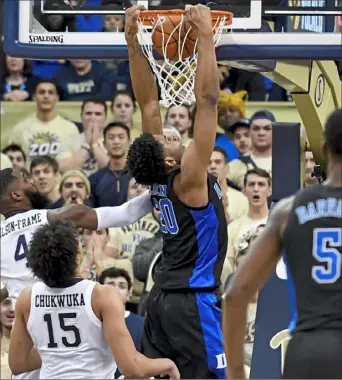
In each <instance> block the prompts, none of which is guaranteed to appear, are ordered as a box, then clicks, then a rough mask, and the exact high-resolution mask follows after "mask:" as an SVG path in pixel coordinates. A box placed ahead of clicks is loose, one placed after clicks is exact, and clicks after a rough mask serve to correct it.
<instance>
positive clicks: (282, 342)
mask: <svg viewBox="0 0 342 380" xmlns="http://www.w3.org/2000/svg"><path fill="white" fill-rule="evenodd" d="M290 340H291V335H290V334H289V330H282V331H280V332H278V333H277V334H276V335H274V337H273V338H272V339H271V341H270V346H271V348H272V349H273V350H276V349H278V348H279V346H280V355H281V373H283V370H284V363H285V355H286V350H287V346H288V344H289V341H290Z"/></svg>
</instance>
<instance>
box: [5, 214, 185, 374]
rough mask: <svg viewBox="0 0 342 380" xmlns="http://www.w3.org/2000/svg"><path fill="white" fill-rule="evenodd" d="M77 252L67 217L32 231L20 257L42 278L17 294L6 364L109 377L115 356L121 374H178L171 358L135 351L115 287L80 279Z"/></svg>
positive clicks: (15, 370) (44, 371)
mask: <svg viewBox="0 0 342 380" xmlns="http://www.w3.org/2000/svg"><path fill="white" fill-rule="evenodd" d="M82 259H83V253H82V247H81V244H80V243H79V238H78V232H77V229H76V228H75V227H74V226H73V224H72V223H71V222H65V221H55V222H51V223H50V224H45V225H43V226H40V227H39V228H38V229H37V230H36V231H35V233H34V235H33V237H32V239H31V242H30V249H29V254H28V256H27V264H28V267H29V268H31V270H32V272H33V274H34V275H35V276H36V277H37V278H39V279H40V280H41V281H42V282H37V283H35V284H34V285H33V286H32V288H25V289H24V290H23V291H22V293H21V294H20V296H19V298H18V302H17V305H16V317H15V322H14V326H13V330H12V335H11V343H10V348H9V364H10V368H11V370H12V372H13V373H14V374H17V373H22V372H27V371H32V370H35V369H39V368H41V370H40V378H41V379H85V378H86V379H113V378H114V373H115V371H116V363H117V365H118V366H119V368H120V370H121V372H122V373H123V374H124V375H125V376H130V377H137V378H142V377H145V378H146V377H150V376H156V375H158V376H159V375H160V374H162V375H168V376H170V377H171V378H174V379H179V372H178V370H177V368H176V366H175V364H174V363H173V362H172V361H171V360H169V359H156V360H153V359H148V358H146V357H145V356H144V355H141V354H140V353H139V352H137V350H136V349H135V346H134V343H133V340H132V338H131V335H130V333H129V331H128V329H127V327H126V323H125V320H124V309H123V306H122V301H121V300H120V298H119V295H118V293H117V291H116V290H115V289H113V287H110V286H107V285H100V284H96V282H93V281H88V280H84V279H82V278H81V276H80V275H79V274H78V272H77V267H78V266H79V265H80V263H81V262H82ZM33 347H34V348H33ZM113 356H114V359H115V361H114V360H113Z"/></svg>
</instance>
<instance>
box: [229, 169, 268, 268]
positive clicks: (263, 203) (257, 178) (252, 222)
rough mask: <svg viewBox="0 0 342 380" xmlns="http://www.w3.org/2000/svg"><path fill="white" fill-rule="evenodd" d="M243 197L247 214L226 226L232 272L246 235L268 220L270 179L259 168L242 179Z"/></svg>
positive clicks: (252, 170)
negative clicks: (247, 209) (245, 198)
mask: <svg viewBox="0 0 342 380" xmlns="http://www.w3.org/2000/svg"><path fill="white" fill-rule="evenodd" d="M243 192H244V194H245V196H246V197H247V199H248V203H249V211H248V214H247V215H245V216H243V217H241V218H238V219H236V220H234V221H233V222H232V223H230V224H229V226H228V249H227V257H226V260H228V262H229V265H230V267H231V269H232V270H235V268H236V256H237V253H238V250H239V245H240V242H241V241H242V240H243V239H244V237H245V235H246V234H249V233H250V232H251V231H254V230H255V229H256V227H258V226H259V225H260V224H266V222H267V219H268V213H269V208H268V197H270V196H271V194H272V185H271V177H270V175H269V173H268V172H267V171H266V170H264V169H260V168H256V169H251V170H249V171H248V172H247V174H246V175H245V179H244V190H243Z"/></svg>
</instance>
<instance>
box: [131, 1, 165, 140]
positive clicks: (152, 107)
mask: <svg viewBox="0 0 342 380" xmlns="http://www.w3.org/2000/svg"><path fill="white" fill-rule="evenodd" d="M143 9H144V8H143V7H142V6H139V5H134V6H133V7H131V8H128V9H127V11H126V22H125V36H126V41H127V46H128V55H129V70H130V75H131V81H132V86H133V90H134V95H135V97H136V99H137V102H138V104H139V107H140V112H141V119H142V129H143V132H148V133H151V134H153V135H161V134H162V133H163V124H162V119H161V116H160V110H159V101H158V88H157V84H156V82H155V80H154V78H153V74H152V71H151V68H150V65H149V63H148V61H147V59H146V58H145V56H144V54H143V52H142V50H141V47H140V44H139V41H138V37H137V32H138V24H137V20H138V17H139V14H140V11H141V10H143Z"/></svg>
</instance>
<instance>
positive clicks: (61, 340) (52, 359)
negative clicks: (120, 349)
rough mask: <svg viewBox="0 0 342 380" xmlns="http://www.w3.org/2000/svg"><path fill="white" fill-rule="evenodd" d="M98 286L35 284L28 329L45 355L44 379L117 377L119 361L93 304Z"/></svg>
mask: <svg viewBox="0 0 342 380" xmlns="http://www.w3.org/2000/svg"><path fill="white" fill-rule="evenodd" d="M95 285H96V282H93V281H89V280H82V279H74V280H73V281H72V282H71V284H70V286H69V287H65V288H50V287H48V286H46V285H45V284H44V283H42V282H37V283H35V284H34V285H33V287H32V295H31V312H30V316H29V319H28V321H27V329H28V331H29V333H30V335H31V338H32V341H33V343H34V346H35V347H36V349H37V350H38V352H39V354H40V357H41V358H42V367H41V370H40V378H41V379H114V374H115V371H116V368H117V367H116V363H115V361H114V358H113V355H112V352H111V350H110V348H109V346H108V344H107V342H106V340H105V338H104V334H103V329H102V322H101V321H100V320H99V319H98V318H97V316H96V315H95V313H94V311H93V308H92V306H91V296H92V293H93V289H94V286H95Z"/></svg>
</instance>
